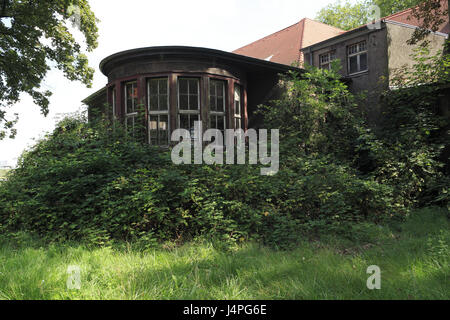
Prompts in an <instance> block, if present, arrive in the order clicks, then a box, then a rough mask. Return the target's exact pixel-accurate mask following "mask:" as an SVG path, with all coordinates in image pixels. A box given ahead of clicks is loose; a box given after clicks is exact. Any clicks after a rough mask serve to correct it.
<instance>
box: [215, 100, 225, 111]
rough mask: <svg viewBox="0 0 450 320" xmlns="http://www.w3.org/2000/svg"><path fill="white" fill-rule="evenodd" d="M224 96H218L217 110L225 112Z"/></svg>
mask: <svg viewBox="0 0 450 320" xmlns="http://www.w3.org/2000/svg"><path fill="white" fill-rule="evenodd" d="M223 102H224V100H223V97H218V98H217V108H216V111H219V112H223V111H224V110H225V106H224V103H223Z"/></svg>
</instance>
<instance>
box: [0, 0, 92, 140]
mask: <svg viewBox="0 0 450 320" xmlns="http://www.w3.org/2000/svg"><path fill="white" fill-rule="evenodd" d="M71 22H72V23H73V24H75V27H77V28H78V29H79V30H80V31H81V33H82V34H83V36H84V39H85V48H84V50H85V51H87V52H90V51H92V50H93V49H95V48H96V47H97V38H98V33H97V32H98V30H97V25H96V23H97V20H96V18H95V16H94V14H93V13H92V11H91V9H90V6H89V3H88V1H87V0H58V1H55V0H40V1H19V0H3V1H2V4H0V57H1V58H0V124H1V123H2V122H3V124H2V127H3V128H2V130H0V139H2V138H4V137H5V136H6V135H7V134H9V135H10V136H11V137H13V136H14V135H15V129H13V127H14V124H15V122H16V121H17V119H16V120H7V119H6V110H7V108H8V107H10V106H12V105H13V104H15V103H16V102H18V101H19V99H20V95H21V94H22V93H27V94H29V95H30V96H31V97H32V98H33V101H34V103H35V104H37V105H38V106H39V107H40V108H41V111H42V113H43V114H45V115H46V114H47V113H48V104H49V100H48V98H49V96H50V95H51V92H49V91H40V87H41V83H42V80H43V79H44V77H45V75H46V74H47V72H48V70H50V66H56V67H57V68H58V69H60V70H62V71H63V73H64V75H65V76H66V77H67V78H68V79H70V80H78V81H81V82H83V83H84V84H86V85H87V86H90V85H91V84H92V79H93V74H94V69H92V68H90V67H89V66H88V61H87V57H86V55H85V53H84V50H83V48H82V46H81V44H79V43H77V41H76V40H75V38H74V36H73V35H72V33H71V30H70V23H71Z"/></svg>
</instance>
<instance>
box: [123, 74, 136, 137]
mask: <svg viewBox="0 0 450 320" xmlns="http://www.w3.org/2000/svg"><path fill="white" fill-rule="evenodd" d="M137 114H138V113H137V85H136V82H128V83H125V128H126V129H127V131H128V132H130V133H131V134H132V135H133V136H134V133H135V126H136V119H137Z"/></svg>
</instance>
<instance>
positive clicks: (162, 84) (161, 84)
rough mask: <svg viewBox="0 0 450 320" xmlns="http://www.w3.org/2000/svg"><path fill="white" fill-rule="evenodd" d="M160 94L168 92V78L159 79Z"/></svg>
mask: <svg viewBox="0 0 450 320" xmlns="http://www.w3.org/2000/svg"><path fill="white" fill-rule="evenodd" d="M159 94H167V79H160V80H159Z"/></svg>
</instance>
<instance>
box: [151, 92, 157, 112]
mask: <svg viewBox="0 0 450 320" xmlns="http://www.w3.org/2000/svg"><path fill="white" fill-rule="evenodd" d="M150 110H151V111H156V110H158V96H157V95H156V94H151V95H150Z"/></svg>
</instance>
